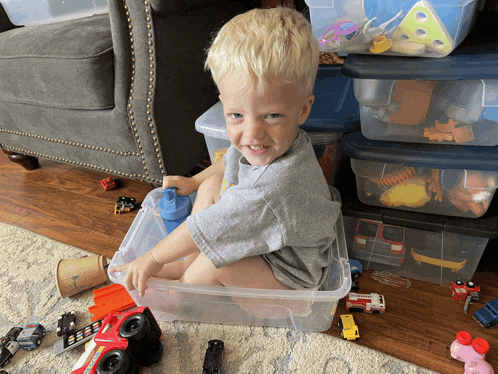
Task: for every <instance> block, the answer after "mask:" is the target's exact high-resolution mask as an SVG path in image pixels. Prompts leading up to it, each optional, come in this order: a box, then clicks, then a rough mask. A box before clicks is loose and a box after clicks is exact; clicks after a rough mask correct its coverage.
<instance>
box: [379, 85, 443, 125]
mask: <svg viewBox="0 0 498 374" xmlns="http://www.w3.org/2000/svg"><path fill="white" fill-rule="evenodd" d="M436 84H437V82H434V81H411V80H399V81H398V82H397V83H396V89H395V92H394V99H395V100H396V102H397V103H398V104H399V107H398V110H397V111H396V112H394V113H393V114H391V116H390V118H389V123H392V124H397V125H419V124H421V123H422V122H423V121H424V120H425V118H426V116H427V111H428V110H429V105H430V104H431V98H432V90H433V89H434V87H436Z"/></svg>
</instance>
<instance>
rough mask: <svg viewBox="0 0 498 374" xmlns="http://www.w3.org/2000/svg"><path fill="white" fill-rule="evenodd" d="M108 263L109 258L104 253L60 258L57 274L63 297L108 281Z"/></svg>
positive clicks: (58, 285) (58, 286)
mask: <svg viewBox="0 0 498 374" xmlns="http://www.w3.org/2000/svg"><path fill="white" fill-rule="evenodd" d="M106 265H107V259H106V258H105V257H104V256H102V255H100V256H99V255H95V256H83V257H79V258H73V259H66V260H60V261H59V262H58V263H57V268H56V271H55V274H56V279H57V288H58V289H59V293H60V295H61V297H62V298H66V297H68V296H73V295H75V294H77V293H80V292H83V291H85V290H88V289H90V288H93V287H95V286H98V285H100V284H102V283H105V282H107V280H108V279H109V278H108V275H107V271H106V269H105V268H104V267H105V266H106Z"/></svg>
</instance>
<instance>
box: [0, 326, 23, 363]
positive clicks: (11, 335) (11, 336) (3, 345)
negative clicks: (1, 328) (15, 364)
mask: <svg viewBox="0 0 498 374" xmlns="http://www.w3.org/2000/svg"><path fill="white" fill-rule="evenodd" d="M21 331H22V327H12V328H11V329H10V330H9V332H8V333H7V335H5V336H3V337H1V338H0V368H3V367H4V366H5V365H7V364H8V363H9V362H10V359H11V358H12V357H13V356H14V355H15V354H16V352H17V351H18V350H19V348H20V345H19V343H18V342H17V340H16V339H17V337H18V336H19V333H20V332H21Z"/></svg>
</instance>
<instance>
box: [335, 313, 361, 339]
mask: <svg viewBox="0 0 498 374" xmlns="http://www.w3.org/2000/svg"><path fill="white" fill-rule="evenodd" d="M338 325H339V328H340V329H341V336H342V338H343V339H346V340H356V339H358V338H359V337H360V331H359V330H358V326H356V323H355V322H354V318H353V315H352V314H342V315H341V316H340V317H339V323H338Z"/></svg>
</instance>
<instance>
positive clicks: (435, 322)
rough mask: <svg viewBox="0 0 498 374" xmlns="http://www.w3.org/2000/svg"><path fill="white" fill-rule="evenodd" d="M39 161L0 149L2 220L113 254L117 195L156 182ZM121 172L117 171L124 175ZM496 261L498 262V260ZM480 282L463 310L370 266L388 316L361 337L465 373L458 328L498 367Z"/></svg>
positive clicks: (441, 292)
mask: <svg viewBox="0 0 498 374" xmlns="http://www.w3.org/2000/svg"><path fill="white" fill-rule="evenodd" d="M40 165H41V167H40V168H39V169H36V170H32V171H25V170H24V169H22V168H21V167H20V166H18V165H16V164H13V163H11V162H10V161H9V160H8V159H7V156H6V155H4V154H3V153H2V152H0V221H2V222H6V223H9V224H13V225H16V226H18V227H23V228H26V229H28V230H31V231H34V232H37V233H39V234H42V235H45V236H47V237H50V238H52V239H55V240H58V241H60V242H63V243H67V244H70V245H73V246H76V247H79V248H82V249H85V250H88V251H90V252H95V253H102V254H105V255H106V256H108V257H112V255H113V254H114V252H115V251H116V250H117V249H118V248H119V245H120V243H121V241H122V240H123V238H124V236H125V234H126V232H127V230H128V228H129V227H130V225H131V223H132V221H133V219H134V217H135V215H136V213H137V210H135V211H132V212H127V213H123V214H120V215H115V214H114V203H115V202H116V200H117V198H118V197H119V196H122V195H125V196H131V197H134V198H136V199H137V202H141V201H142V200H143V198H144V197H145V196H146V195H147V193H148V192H149V191H151V190H152V189H153V188H154V186H152V185H150V184H146V183H141V182H136V181H130V180H126V179H120V181H121V182H122V187H120V188H118V189H115V190H111V191H105V190H104V189H103V188H102V186H101V185H100V182H99V181H100V180H101V179H103V178H105V177H107V176H108V175H106V174H104V173H98V172H92V171H88V170H85V169H81V168H77V167H72V166H69V165H65V164H59V163H55V162H52V161H47V160H43V159H40ZM118 179H119V178H118ZM495 268H496V267H495ZM474 280H475V282H476V283H477V284H479V285H480V286H481V293H480V301H479V302H476V303H474V304H473V305H471V306H470V311H469V314H464V312H463V304H461V303H457V302H455V301H452V299H451V297H450V293H449V289H447V288H443V287H441V286H439V285H435V284H432V283H426V282H420V281H416V280H411V287H410V288H408V289H405V288H398V287H394V286H389V285H384V284H381V283H379V282H377V281H375V280H373V279H372V278H371V273H370V272H368V271H366V272H364V274H363V275H362V277H361V278H360V279H359V286H360V291H359V292H361V293H370V292H378V293H381V294H383V295H384V296H385V298H386V303H387V312H386V314H383V315H371V314H361V313H360V314H358V313H356V314H355V315H354V317H355V320H356V324H357V325H358V326H359V329H360V336H361V337H360V339H359V340H358V341H356V342H353V343H351V344H359V345H362V346H365V347H369V348H372V349H375V350H377V351H380V352H384V353H386V354H389V355H392V356H394V357H397V358H400V359H402V360H405V361H408V362H411V363H414V364H416V365H419V366H421V367H424V368H427V369H431V370H434V371H437V372H440V373H443V374H454V373H463V371H464V364H463V363H462V362H459V361H456V360H454V359H452V358H451V357H450V353H449V346H450V344H451V342H452V341H453V340H454V339H455V335H456V333H457V332H458V331H460V330H462V329H465V330H467V331H468V332H470V333H471V334H472V336H473V337H483V338H485V339H487V340H488V342H489V343H490V345H491V350H490V352H489V353H488V354H487V356H486V359H487V361H488V362H489V363H491V364H492V365H493V366H494V367H495V368H498V336H497V334H496V331H497V330H496V329H497V328H498V327H495V328H492V329H489V330H488V329H484V328H481V327H480V326H478V325H477V323H476V322H474V321H473V319H472V315H473V313H474V311H476V310H477V309H480V308H482V307H483V306H484V303H485V302H487V301H489V300H491V299H494V298H496V297H498V275H497V274H496V273H476V275H475V277H474ZM344 304H345V303H344V300H341V301H340V302H339V305H338V308H337V311H336V313H335V318H334V322H333V324H332V326H331V328H330V329H329V330H328V331H327V332H326V333H327V334H330V335H333V336H336V337H340V331H339V328H338V327H337V321H338V318H339V316H340V315H341V314H347V312H346V310H345V305H344Z"/></svg>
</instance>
